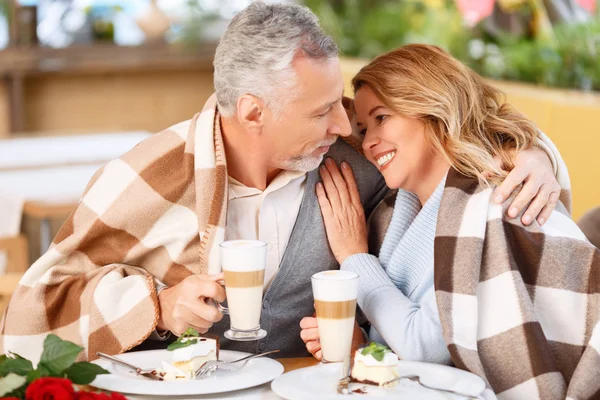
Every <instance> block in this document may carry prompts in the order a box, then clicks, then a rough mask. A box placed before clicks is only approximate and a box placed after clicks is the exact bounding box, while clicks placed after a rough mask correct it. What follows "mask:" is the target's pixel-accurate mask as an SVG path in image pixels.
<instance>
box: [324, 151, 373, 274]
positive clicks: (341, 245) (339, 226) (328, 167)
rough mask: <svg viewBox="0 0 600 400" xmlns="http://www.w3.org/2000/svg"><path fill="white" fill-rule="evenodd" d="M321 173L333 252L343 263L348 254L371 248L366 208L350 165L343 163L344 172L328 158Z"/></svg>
mask: <svg viewBox="0 0 600 400" xmlns="http://www.w3.org/2000/svg"><path fill="white" fill-rule="evenodd" d="M319 172H320V174H321V179H323V183H322V184H321V183H318V184H317V197H318V199H319V205H320V206H321V214H323V221H324V222H325V229H326V230H327V238H328V240H329V245H330V247H331V251H332V252H333V255H334V256H335V259H336V260H337V262H338V263H340V265H341V264H342V263H343V262H344V260H345V259H346V258H347V257H349V256H351V255H353V254H358V253H367V252H368V251H369V246H368V244H367V223H366V220H365V211H364V209H363V206H362V204H361V203H360V197H359V194H358V187H357V186H356V180H355V179H354V174H353V173H352V169H351V168H350V165H348V164H347V163H346V162H343V163H342V172H341V173H340V170H339V169H338V167H337V166H336V165H335V162H334V161H333V160H332V159H331V158H328V159H327V160H326V161H325V165H324V166H321V168H320V171H319Z"/></svg>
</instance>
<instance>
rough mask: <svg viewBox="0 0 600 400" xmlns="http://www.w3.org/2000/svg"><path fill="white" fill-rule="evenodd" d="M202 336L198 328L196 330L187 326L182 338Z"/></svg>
mask: <svg viewBox="0 0 600 400" xmlns="http://www.w3.org/2000/svg"><path fill="white" fill-rule="evenodd" d="M198 336H200V334H199V333H198V331H197V330H195V329H194V328H187V329H186V330H185V332H183V334H182V335H181V337H182V338H187V337H198Z"/></svg>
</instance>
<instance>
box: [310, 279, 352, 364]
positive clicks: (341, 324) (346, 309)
mask: <svg viewBox="0 0 600 400" xmlns="http://www.w3.org/2000/svg"><path fill="white" fill-rule="evenodd" d="M312 288H313V297H314V300H315V309H316V311H317V322H318V325H319V336H320V341H321V351H322V353H323V362H341V361H344V357H347V356H348V355H349V354H350V349H351V347H352V334H353V332H354V317H355V314H356V297H357V294H358V275H357V274H355V273H354V272H351V271H323V272H318V273H316V274H314V275H313V276H312Z"/></svg>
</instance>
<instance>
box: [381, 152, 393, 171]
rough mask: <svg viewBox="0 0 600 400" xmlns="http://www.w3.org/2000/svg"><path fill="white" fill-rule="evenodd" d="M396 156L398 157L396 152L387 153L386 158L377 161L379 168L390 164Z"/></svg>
mask: <svg viewBox="0 0 600 400" xmlns="http://www.w3.org/2000/svg"><path fill="white" fill-rule="evenodd" d="M395 155H396V152H395V151H392V152H391V153H387V154H386V155H385V156H383V157H380V158H378V159H377V164H379V167H380V168H381V167H383V166H384V165H385V164H387V163H389V162H390V161H391V160H392V158H394V156H395Z"/></svg>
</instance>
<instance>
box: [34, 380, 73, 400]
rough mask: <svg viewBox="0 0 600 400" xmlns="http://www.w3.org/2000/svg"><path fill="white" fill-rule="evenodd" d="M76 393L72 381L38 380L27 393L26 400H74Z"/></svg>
mask: <svg viewBox="0 0 600 400" xmlns="http://www.w3.org/2000/svg"><path fill="white" fill-rule="evenodd" d="M74 393H75V391H74V390H73V384H72V383H71V381H70V380H68V379H64V378H38V379H36V380H35V381H33V382H32V383H31V384H30V385H29V386H28V387H27V390H26V391H25V399H26V400H72V399H73V395H74Z"/></svg>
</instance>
